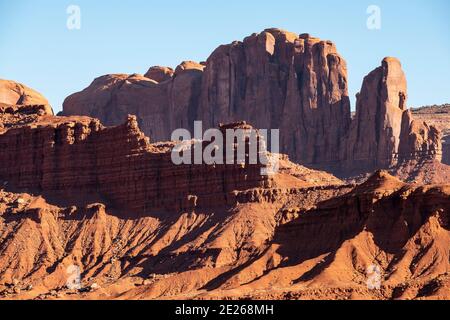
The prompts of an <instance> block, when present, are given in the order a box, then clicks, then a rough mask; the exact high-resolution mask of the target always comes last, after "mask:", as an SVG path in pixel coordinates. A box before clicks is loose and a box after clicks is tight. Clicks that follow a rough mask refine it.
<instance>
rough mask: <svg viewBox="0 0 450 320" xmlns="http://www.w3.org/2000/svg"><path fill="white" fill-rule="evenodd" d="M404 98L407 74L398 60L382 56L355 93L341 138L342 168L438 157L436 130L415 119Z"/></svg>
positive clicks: (365, 168)
mask: <svg viewBox="0 0 450 320" xmlns="http://www.w3.org/2000/svg"><path fill="white" fill-rule="evenodd" d="M406 102H407V84H406V77H405V74H404V73H403V70H402V68H401V64H400V61H398V60H397V59H395V58H385V59H384V60H383V61H382V65H381V66H380V67H378V68H377V69H375V70H374V71H372V72H371V73H369V75H367V76H366V77H365V79H364V82H363V85H362V88H361V92H360V93H359V94H358V96H357V103H356V115H355V118H354V120H353V121H352V125H351V128H350V131H349V133H348V136H346V137H345V138H344V141H345V145H346V147H345V148H344V150H343V152H344V156H343V161H344V170H346V171H352V170H353V171H356V172H357V171H371V170H374V169H377V168H390V167H393V166H396V165H398V164H401V163H402V162H405V161H408V160H417V159H437V160H440V158H441V156H442V144H441V142H440V133H439V131H438V130H437V129H436V128H435V127H433V126H431V127H430V126H428V125H427V124H426V123H420V122H416V121H414V120H413V118H412V115H411V112H410V111H409V110H408V109H407V108H406Z"/></svg>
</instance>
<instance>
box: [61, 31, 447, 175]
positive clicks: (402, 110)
mask: <svg viewBox="0 0 450 320" xmlns="http://www.w3.org/2000/svg"><path fill="white" fill-rule="evenodd" d="M406 99H407V87H406V77H405V75H404V73H403V71H402V68H401V64H400V62H399V61H398V60H397V59H395V58H386V59H384V60H383V62H382V65H381V66H380V67H378V68H376V69H375V70H374V71H372V72H371V73H370V74H369V75H368V76H367V77H366V78H365V79H364V83H363V85H362V88H361V92H360V94H359V95H358V99H357V106H356V108H357V112H356V117H355V119H354V120H352V119H351V115H350V103H349V98H348V89H347V68H346V63H345V61H344V59H343V58H342V57H341V56H340V55H339V54H338V53H337V50H336V47H335V45H334V44H333V43H332V42H330V41H322V40H320V39H317V38H313V37H311V36H309V35H308V34H302V35H297V34H294V33H291V32H287V31H283V30H279V29H267V30H265V31H263V32H262V33H260V34H253V35H251V36H249V37H247V38H245V39H244V40H243V41H242V42H239V41H236V42H233V43H231V44H229V45H222V46H220V47H218V48H217V49H216V50H215V51H214V52H213V53H212V54H211V56H210V57H209V58H208V60H207V61H206V62H205V63H202V64H198V63H195V62H192V61H188V62H183V63H182V64H181V65H180V66H178V67H177V68H176V70H175V71H173V70H172V69H170V68H165V67H152V68H150V70H149V71H148V72H147V73H146V76H145V77H144V76H140V75H131V76H128V75H108V76H104V77H101V78H98V79H96V80H95V81H94V82H93V83H92V84H91V85H90V86H89V87H88V88H86V89H85V90H83V91H82V92H79V93H75V94H73V95H71V96H69V97H68V98H67V99H66V101H65V102H64V112H63V113H64V114H65V115H89V116H93V117H97V118H99V119H100V120H101V121H102V122H103V123H104V124H106V125H117V124H119V123H120V122H121V121H122V119H123V118H124V117H125V116H126V115H127V114H135V115H136V116H137V118H138V122H139V125H140V127H141V128H142V130H143V132H144V133H145V134H147V135H149V136H150V137H152V139H154V140H156V141H161V140H168V139H170V135H171V133H172V131H173V130H175V129H177V128H187V129H189V130H191V132H192V131H193V123H194V121H195V120H201V121H203V128H204V129H205V130H206V129H208V128H213V127H217V125H218V124H219V123H228V122H236V121H241V120H245V121H248V122H249V123H251V124H252V125H253V126H254V127H256V128H266V129H280V143H281V145H280V147H281V152H283V153H287V154H289V156H290V157H291V158H292V159H293V160H294V161H296V162H299V163H301V164H303V165H307V166H310V167H314V168H319V169H326V170H330V171H333V172H335V173H339V174H343V175H346V174H349V172H350V173H354V172H361V171H362V172H368V171H371V170H374V169H378V168H390V167H392V166H395V165H397V164H398V163H399V162H402V161H408V160H417V158H424V157H429V158H433V159H438V160H439V159H440V155H441V145H440V142H439V141H440V139H439V138H438V136H439V132H438V131H437V130H436V129H435V128H433V127H430V126H428V125H426V124H422V123H416V122H414V121H413V119H412V117H411V114H410V113H409V112H408V111H407V107H406Z"/></svg>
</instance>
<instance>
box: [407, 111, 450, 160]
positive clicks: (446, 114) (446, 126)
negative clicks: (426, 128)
mask: <svg viewBox="0 0 450 320" xmlns="http://www.w3.org/2000/svg"><path fill="white" fill-rule="evenodd" d="M412 113H413V116H414V119H416V120H420V121H423V122H427V123H428V124H430V125H433V126H434V127H436V128H437V129H438V130H439V131H441V132H442V163H444V164H447V165H450V104H444V105H434V106H426V107H422V108H415V109H413V110H412Z"/></svg>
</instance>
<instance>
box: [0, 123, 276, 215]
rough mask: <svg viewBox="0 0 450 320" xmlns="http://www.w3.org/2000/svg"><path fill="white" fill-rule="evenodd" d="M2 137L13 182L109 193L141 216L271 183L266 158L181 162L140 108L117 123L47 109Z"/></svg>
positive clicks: (57, 194)
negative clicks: (153, 137)
mask: <svg viewBox="0 0 450 320" xmlns="http://www.w3.org/2000/svg"><path fill="white" fill-rule="evenodd" d="M0 145H1V146H2V152H1V153H0V163H2V166H1V167H0V180H1V181H3V182H5V183H6V184H7V186H8V188H12V189H13V190H19V191H30V192H31V191H32V192H37V193H39V194H43V195H46V196H50V198H52V199H58V201H61V202H62V203H67V204H71V203H72V204H73V203H79V202H78V201H80V202H83V203H85V202H86V203H91V202H92V201H94V202H96V201H97V202H102V203H104V202H105V201H106V203H108V204H110V205H112V206H114V207H116V208H118V209H122V210H121V212H128V214H130V215H132V214H133V215H136V216H137V215H139V214H145V213H147V212H150V211H155V210H161V211H172V212H178V211H180V210H190V209H193V205H195V206H198V207H214V206H224V205H226V204H227V203H233V201H235V197H236V196H235V195H234V193H233V192H234V191H236V190H237V191H239V190H247V189H252V188H264V187H269V186H270V185H271V179H270V178H269V177H266V176H262V175H261V168H262V165H259V164H258V165H251V164H246V165H245V166H241V165H215V166H212V165H211V166H208V165H179V166H176V165H174V164H173V162H172V158H171V151H172V148H173V146H174V144H166V146H161V145H152V144H150V141H149V138H147V137H146V136H145V135H144V133H143V132H142V131H141V130H140V129H139V126H138V122H137V118H136V116H129V117H128V118H127V121H126V122H125V123H124V124H122V125H119V126H116V127H110V128H105V127H104V126H102V125H101V124H100V121H99V120H97V119H92V118H88V117H54V116H47V117H43V118H39V119H38V121H37V122H33V123H28V124H24V125H21V126H18V127H14V128H11V129H8V130H6V131H4V132H3V133H2V134H0ZM194 198H195V203H194V204H193V203H192V199H194ZM76 201H77V202H76Z"/></svg>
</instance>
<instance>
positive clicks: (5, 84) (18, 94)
mask: <svg viewBox="0 0 450 320" xmlns="http://www.w3.org/2000/svg"><path fill="white" fill-rule="evenodd" d="M0 104H8V105H48V104H49V103H48V101H47V99H46V98H44V96H42V95H41V94H40V93H38V92H36V91H34V90H33V89H30V88H28V87H27V86H24V85H23V84H20V83H17V82H14V81H10V80H3V79H0Z"/></svg>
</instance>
